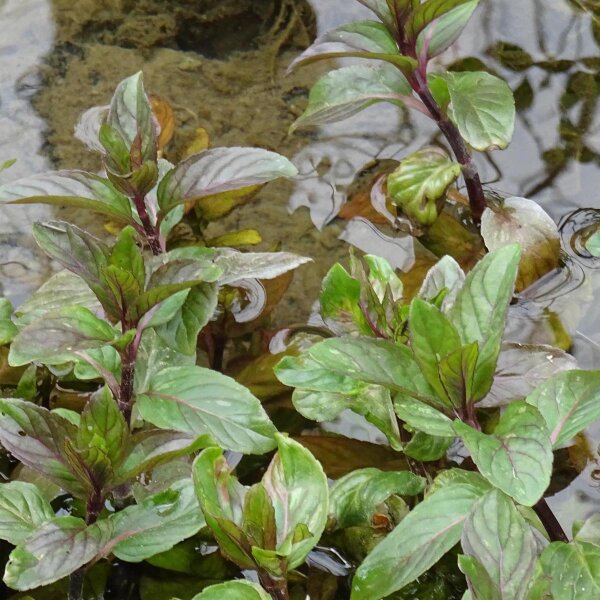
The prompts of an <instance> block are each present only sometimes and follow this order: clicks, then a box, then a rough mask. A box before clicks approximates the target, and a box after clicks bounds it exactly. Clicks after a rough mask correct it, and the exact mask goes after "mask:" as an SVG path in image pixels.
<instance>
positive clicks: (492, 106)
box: [423, 3, 515, 152]
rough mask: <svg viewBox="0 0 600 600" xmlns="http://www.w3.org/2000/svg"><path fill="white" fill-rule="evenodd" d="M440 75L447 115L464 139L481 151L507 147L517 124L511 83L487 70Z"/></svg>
mask: <svg viewBox="0 0 600 600" xmlns="http://www.w3.org/2000/svg"><path fill="white" fill-rule="evenodd" d="M427 4H429V3H427ZM423 6H425V5H423ZM439 77H442V78H443V79H444V80H445V81H446V84H447V86H448V93H449V95H450V100H451V103H450V106H449V110H448V116H449V117H450V119H451V120H452V121H453V122H454V124H455V125H456V126H457V127H458V130H459V131H460V134H461V135H462V137H463V139H464V140H465V141H466V142H467V143H468V144H469V145H470V146H472V147H473V148H475V150H479V151H480V152H485V151H488V150H493V149H495V148H499V149H501V150H502V149H504V148H506V147H507V146H508V144H509V143H510V140H511V138H512V134H513V130H514V126H515V101H514V98H513V94H512V91H511V89H510V88H509V87H508V84H507V83H506V82H505V81H503V80H502V79H499V78H498V77H495V76H494V75H490V74H489V73H486V72H484V71H477V72H456V73H454V72H448V73H444V74H442V75H439Z"/></svg>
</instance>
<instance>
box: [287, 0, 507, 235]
mask: <svg viewBox="0 0 600 600" xmlns="http://www.w3.org/2000/svg"><path fill="white" fill-rule="evenodd" d="M358 1H359V2H360V3H361V4H364V5H365V6H366V7H368V8H369V9H371V10H372V11H373V13H374V14H375V15H376V16H377V18H378V21H374V20H371V21H358V22H353V23H348V24H346V25H342V26H340V27H337V28H336V29H333V30H332V31H329V32H327V33H325V34H324V35H323V36H321V37H320V38H318V39H317V40H316V41H315V42H314V43H313V45H312V46H310V47H309V48H308V49H307V50H306V51H305V52H303V53H302V54H301V55H300V56H299V57H298V58H297V59H296V60H295V61H294V62H293V63H292V65H291V68H294V67H297V66H300V65H305V64H309V63H313V62H316V61H319V60H324V59H329V58H343V57H354V58H360V59H367V60H369V61H374V62H376V64H375V65H367V64H360V65H356V66H350V67H343V68H341V69H336V70H334V71H331V72H329V73H328V74H327V75H325V76H324V77H323V78H322V79H320V80H319V81H318V82H317V83H316V84H315V86H314V87H313V88H312V90H311V93H310V96H309V100H308V106H307V108H306V110H305V112H304V114H303V115H302V116H301V117H300V118H299V119H298V120H297V121H296V123H295V124H294V128H297V127H301V126H307V125H317V124H320V123H329V122H334V121H340V120H342V119H346V118H348V117H351V116H352V115H354V114H356V113H357V112H359V111H361V110H363V109H364V108H367V107H368V106H371V105H373V104H375V103H377V102H390V103H392V104H396V105H401V106H407V107H408V108H412V109H414V110H417V111H419V112H420V113H422V114H424V115H426V116H427V117H429V118H430V119H432V120H433V121H435V123H436V124H437V126H438V127H439V129H440V131H441V132H442V133H443V135H444V137H445V138H446V140H447V142H448V144H449V146H450V148H451V149H452V152H453V154H454V158H455V161H453V160H452V159H451V158H450V157H449V156H448V155H447V154H446V153H445V152H443V151H442V150H440V149H439V148H427V149H424V150H420V151H417V152H416V153H414V154H412V155H411V156H409V157H406V158H405V159H404V160H403V161H402V162H401V164H400V166H399V167H398V169H397V170H396V171H395V172H394V173H392V174H390V175H389V177H388V179H387V184H388V192H389V195H390V197H391V199H392V200H393V202H394V203H395V204H396V206H398V207H399V208H400V209H401V210H402V211H403V212H404V214H405V215H406V216H407V217H409V218H410V219H411V220H412V221H413V222H414V223H415V224H419V225H422V226H429V225H431V224H432V223H433V222H434V221H435V219H436V217H437V215H438V214H439V212H440V210H441V207H442V206H443V202H444V199H445V195H446V190H447V189H448V187H449V186H450V184H451V183H453V182H454V181H455V180H456V179H457V178H458V177H459V176H460V175H461V174H462V176H463V177H464V180H465V185H466V188H467V192H468V196H469V202H470V207H471V214H472V217H473V220H474V221H475V222H479V221H480V219H481V216H482V214H483V212H484V210H485V208H486V206H487V203H486V199H485V195H484V192H483V188H482V185H481V180H480V177H479V173H478V170H477V166H476V165H475V163H474V161H473V159H472V156H471V149H473V150H477V151H480V152H486V151H489V150H494V149H503V148H506V146H508V144H509V142H510V140H511V137H512V133H513V129H514V122H515V104H514V99H513V95H512V92H511V90H510V88H509V87H508V85H507V84H506V82H504V81H503V80H502V79H499V78H498V77H496V76H494V75H491V74H489V73H487V72H483V71H481V72H468V71H467V72H435V73H433V72H430V70H429V67H430V64H431V61H432V59H434V58H435V57H437V56H439V55H440V54H441V53H442V52H443V51H444V50H446V49H447V48H448V47H449V46H451V45H452V44H453V43H454V42H455V41H456V40H457V39H458V37H459V36H460V34H461V32H462V30H463V29H464V27H465V25H466V24H467V22H468V20H469V18H470V17H471V15H472V14H473V11H474V10H475V9H476V8H477V5H478V0H427V1H425V2H421V1H420V0H358Z"/></svg>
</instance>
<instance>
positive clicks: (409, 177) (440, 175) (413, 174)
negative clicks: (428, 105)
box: [387, 147, 461, 226]
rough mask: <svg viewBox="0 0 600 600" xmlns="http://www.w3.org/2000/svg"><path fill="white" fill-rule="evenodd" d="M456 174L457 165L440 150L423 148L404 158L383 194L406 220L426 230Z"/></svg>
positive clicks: (436, 214) (458, 166)
mask: <svg viewBox="0 0 600 600" xmlns="http://www.w3.org/2000/svg"><path fill="white" fill-rule="evenodd" d="M460 174H461V168H460V165H459V164H458V163H456V162H454V161H453V160H451V159H450V158H449V157H448V155H447V154H446V153H445V152H444V151H443V150H440V149H439V148H435V147H429V148H423V149H422V150H419V151H417V152H415V153H413V154H411V155H410V156H408V157H407V158H405V159H404V160H403V161H402V162H401V163H400V166H399V167H398V168H397V169H396V170H395V171H394V172H393V173H391V174H390V175H389V176H388V179H387V190H388V194H389V195H390V197H391V199H392V202H393V203H394V204H395V205H396V206H399V207H400V208H401V209H402V211H403V212H404V214H406V216H408V217H409V218H410V219H412V220H414V221H415V222H416V223H419V224H420V225H423V226H428V225H431V224H433V222H434V221H435V220H436V219H437V217H438V213H439V204H440V201H441V200H443V199H444V198H445V195H446V190H447V189H448V187H449V186H450V185H451V184H452V183H453V182H454V181H456V179H458V177H459V176H460Z"/></svg>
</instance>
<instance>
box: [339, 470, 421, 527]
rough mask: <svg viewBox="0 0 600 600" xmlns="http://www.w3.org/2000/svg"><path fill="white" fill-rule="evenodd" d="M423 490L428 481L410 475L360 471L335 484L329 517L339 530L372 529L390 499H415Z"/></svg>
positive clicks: (401, 472) (398, 472)
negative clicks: (352, 528)
mask: <svg viewBox="0 0 600 600" xmlns="http://www.w3.org/2000/svg"><path fill="white" fill-rule="evenodd" d="M424 489H425V480H424V479H423V478H422V477H418V476H417V475H414V474H413V473H411V472H409V471H389V472H388V471H380V470H379V469H375V468H367V469H359V470H358V471H353V472H352V473H349V474H348V475H346V476H344V477H342V478H341V479H338V481H336V482H335V483H334V485H333V487H332V488H331V492H330V496H329V513H330V514H331V515H332V516H333V517H334V518H335V520H336V527H337V528H339V529H343V528H345V527H353V526H357V525H367V526H370V525H371V521H372V519H373V515H374V514H375V512H376V510H377V509H378V507H379V505H381V504H383V503H384V502H385V501H386V500H387V499H388V498H389V497H390V496H392V495H394V494H398V495H399V496H416V495H417V494H420V493H421V492H422V491H423V490H424Z"/></svg>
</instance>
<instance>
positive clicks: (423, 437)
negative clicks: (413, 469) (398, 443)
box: [403, 431, 454, 462]
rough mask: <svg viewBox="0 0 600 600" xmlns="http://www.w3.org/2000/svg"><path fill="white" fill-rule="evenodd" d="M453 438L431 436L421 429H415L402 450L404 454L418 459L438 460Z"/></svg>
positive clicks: (450, 444)
mask: <svg viewBox="0 0 600 600" xmlns="http://www.w3.org/2000/svg"><path fill="white" fill-rule="evenodd" d="M453 442H454V438H450V437H440V436H433V435H429V434H427V433H423V432H422V431H417V432H416V433H415V434H414V435H413V436H412V438H411V440H410V442H408V443H407V444H406V446H404V449H403V452H404V454H405V455H406V456H410V458H414V459H415V460H420V461H425V462H427V461H432V460H439V459H440V458H442V457H444V456H446V452H448V449H449V448H450V446H452V444H453Z"/></svg>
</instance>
